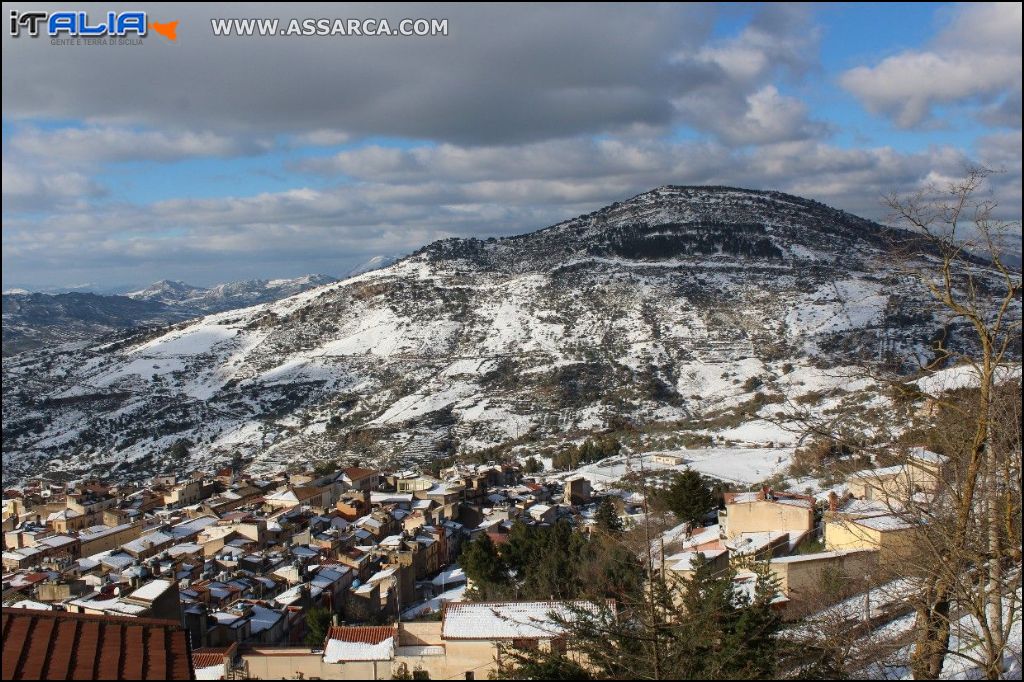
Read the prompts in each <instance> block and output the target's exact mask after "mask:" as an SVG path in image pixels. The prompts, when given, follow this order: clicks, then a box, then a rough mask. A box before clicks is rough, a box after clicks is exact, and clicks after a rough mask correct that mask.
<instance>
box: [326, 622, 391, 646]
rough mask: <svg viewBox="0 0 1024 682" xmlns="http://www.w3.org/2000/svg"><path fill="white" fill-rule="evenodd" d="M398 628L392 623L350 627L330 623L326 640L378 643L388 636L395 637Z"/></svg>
mask: <svg viewBox="0 0 1024 682" xmlns="http://www.w3.org/2000/svg"><path fill="white" fill-rule="evenodd" d="M397 636H398V628H397V627H396V626H394V625H366V626H359V627H352V626H347V625H332V626H331V629H330V630H328V631H327V640H328V641H329V640H332V639H336V640H338V641H340V642H356V643H359V644H380V643H381V642H383V641H384V640H385V639H388V638H389V637H397Z"/></svg>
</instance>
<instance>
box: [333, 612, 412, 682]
mask: <svg viewBox="0 0 1024 682" xmlns="http://www.w3.org/2000/svg"><path fill="white" fill-rule="evenodd" d="M397 643H398V628H397V627H396V626H394V625H383V626H376V627H372V626H371V627H341V626H337V625H335V626H333V627H331V629H330V630H328V631H327V638H326V640H325V641H324V657H323V660H324V663H327V664H338V665H340V666H342V667H343V668H344V672H342V673H341V674H342V676H343V677H349V676H350V675H354V677H351V678H349V679H367V680H376V679H380V669H381V668H382V667H383V669H384V670H385V671H386V672H388V673H389V675H388V676H389V677H390V672H391V662H392V661H393V660H394V658H395V646H396V645H397Z"/></svg>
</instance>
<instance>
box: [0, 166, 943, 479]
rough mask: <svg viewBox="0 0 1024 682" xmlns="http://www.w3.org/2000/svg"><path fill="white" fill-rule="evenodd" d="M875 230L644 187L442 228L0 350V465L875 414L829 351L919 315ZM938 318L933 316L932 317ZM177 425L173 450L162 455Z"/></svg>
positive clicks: (267, 463)
mask: <svg viewBox="0 0 1024 682" xmlns="http://www.w3.org/2000/svg"><path fill="white" fill-rule="evenodd" d="M898 236H899V235H894V234H892V233H889V232H887V231H886V230H885V228H883V227H881V226H879V225H877V224H875V223H871V222H869V221H866V220H863V219H860V218H857V217H855V216H852V215H850V214H847V213H844V212H842V211H837V210H834V209H831V208H829V207H827V206H824V205H822V204H819V203H816V202H812V201H808V200H805V199H801V198H798V197H793V196H789V195H784V194H780V193H775V192H757V191H749V190H739V189H732V188H723V187H671V186H669V187H662V188H659V189H656V190H653V191H650V192H647V193H644V194H641V195H639V196H637V197H634V198H633V199H630V200H629V201H624V202H620V203H615V204H612V205H611V206H609V207H607V208H605V209H602V210H600V211H597V212H594V213H591V214H588V215H584V216H580V217H578V218H574V219H572V220H568V221H565V222H563V223H560V224H558V225H555V226H552V227H549V228H547V229H544V230H540V231H537V232H533V233H530V234H525V235H521V236H516V237H510V238H503V239H487V240H477V239H449V240H444V241H440V242H436V243H434V244H430V245H428V246H425V247H424V248H422V249H420V250H419V251H417V252H416V253H414V254H412V255H410V256H408V257H406V258H404V259H402V260H399V261H398V262H395V263H394V264H392V265H390V266H388V267H385V268H383V269H380V270H376V271H372V272H368V273H365V274H360V275H357V276H355V277H351V278H349V279H346V280H343V281H340V282H333V283H330V284H326V285H324V286H319V287H316V288H312V289H310V290H308V291H304V292H302V293H298V294H296V295H293V296H290V297H287V298H284V299H281V300H278V301H275V302H271V303H263V304H259V305H254V306H251V307H248V308H244V309H240V310H232V311H230V312H222V313H217V314H212V315H209V316H206V317H204V318H202V319H199V320H195V321H190V322H185V323H181V324H177V325H174V326H171V327H167V328H163V329H160V330H155V331H145V332H140V333H134V334H128V335H126V336H125V337H124V338H120V339H118V340H117V341H116V342H107V343H102V344H98V345H92V346H89V347H85V348H80V349H68V350H63V351H60V352H55V351H45V350H37V351H32V352H29V353H23V354H21V355H18V356H15V357H13V358H5V359H4V367H3V372H4V394H3V396H4V397H3V410H4V417H3V419H4V439H3V447H4V458H3V459H4V476H5V478H6V477H8V476H10V477H12V478H13V479H18V478H20V477H24V476H27V475H30V474H31V473H33V472H36V471H41V470H46V469H52V470H56V469H60V470H61V471H64V472H66V473H67V474H68V475H72V474H81V473H86V472H92V473H98V474H112V472H114V471H116V472H117V474H118V475H120V476H129V477H133V476H138V477H141V476H143V475H145V474H147V473H151V472H154V471H158V470H161V469H164V468H179V469H181V468H186V467H194V466H198V465H199V464H202V463H213V462H216V461H225V460H228V459H229V458H230V457H231V456H232V455H233V454H234V453H236V452H237V453H240V454H241V455H243V456H244V457H246V458H251V459H253V460H254V464H253V469H254V470H256V471H259V470H271V469H276V468H281V467H287V466H289V465H292V464H307V463H308V462H310V461H312V460H315V459H319V458H324V457H339V456H342V455H344V454H346V453H348V454H350V455H351V456H354V457H359V458H361V459H364V460H375V461H380V460H385V459H387V460H391V461H397V462H414V461H422V460H424V459H429V458H432V457H436V456H438V455H441V454H447V453H453V452H456V451H459V452H467V451H474V450H480V449H482V448H485V447H489V446H494V445H501V444H505V445H508V444H511V443H524V442H527V440H528V441H529V442H530V447H531V448H540V447H543V446H546V445H556V444H558V443H560V442H563V441H564V440H567V439H578V438H580V437H582V436H584V435H586V434H587V433H589V432H591V431H593V430H599V429H604V428H609V427H617V426H620V425H621V424H623V423H625V422H627V421H628V422H631V423H633V424H634V425H640V426H641V427H643V428H644V429H646V430H647V432H649V433H652V434H655V435H654V436H652V439H653V440H652V441H651V445H652V446H655V445H659V444H664V443H662V442H661V441H659V440H658V438H660V436H658V435H657V434H658V433H660V431H659V428H660V429H662V431H664V433H665V434H668V435H666V436H665V437H666V438H675V439H676V440H678V439H679V438H680V437H681V435H683V436H685V435H687V434H689V435H690V436H692V437H694V438H699V439H701V440H702V441H704V442H728V441H736V442H744V443H751V444H757V445H765V444H773V445H780V444H783V445H785V444H792V443H795V442H797V440H798V439H799V438H800V436H801V433H800V432H799V430H798V429H797V430H794V429H787V428H782V427H780V426H778V425H776V424H774V423H772V422H773V421H774V419H773V415H774V414H775V413H776V412H778V411H780V409H781V408H782V406H783V404H784V403H786V402H787V401H793V400H799V401H801V402H802V403H803V404H806V405H811V406H813V407H814V408H815V409H817V410H820V411H827V410H829V409H833V408H835V407H837V406H838V405H846V406H849V405H855V406H859V407H858V408H857V409H861V410H863V411H865V414H868V415H870V414H871V413H874V414H875V418H878V415H879V414H882V413H884V410H885V404H884V401H881V400H880V399H879V397H878V395H877V394H876V393H875V392H874V390H873V387H872V386H871V383H870V382H867V381H851V380H849V379H848V378H845V377H844V376H843V368H844V367H846V366H848V365H850V364H851V363H853V362H856V361H858V360H861V359H864V358H867V359H872V360H879V359H883V360H884V359H887V358H909V357H912V356H915V355H919V354H926V353H927V348H928V346H929V343H930V339H933V338H934V337H935V336H936V334H937V333H938V332H939V331H940V329H941V327H942V324H941V321H940V320H939V319H937V318H936V317H935V316H934V313H933V311H932V310H931V308H930V306H929V304H928V302H927V299H926V297H925V296H924V295H923V294H922V293H921V290H920V287H919V285H917V284H915V283H914V281H913V279H912V277H911V276H910V275H908V274H906V272H905V271H904V270H903V269H902V268H900V267H898V265H897V264H895V263H893V262H892V259H891V257H890V244H891V242H892V239H893V238H894V237H898ZM954 334H955V330H954ZM182 439H183V440H185V441H187V442H188V443H190V444H191V455H190V456H189V457H188V458H187V459H186V460H184V461H174V460H172V459H170V458H169V455H167V452H168V451H169V449H170V446H171V445H172V444H173V443H174V442H176V441H178V440H182Z"/></svg>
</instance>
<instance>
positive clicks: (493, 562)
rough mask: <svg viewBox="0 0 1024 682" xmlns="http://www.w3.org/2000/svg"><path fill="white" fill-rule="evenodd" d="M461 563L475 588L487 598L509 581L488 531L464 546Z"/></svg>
mask: <svg viewBox="0 0 1024 682" xmlns="http://www.w3.org/2000/svg"><path fill="white" fill-rule="evenodd" d="M459 565H460V566H462V569H463V570H464V571H465V572H466V576H468V577H469V579H470V580H472V581H473V589H475V590H476V591H477V592H478V593H480V594H481V596H483V597H485V598H486V597H488V596H494V594H493V593H494V591H495V590H497V589H500V588H501V587H502V586H504V585H505V584H506V583H507V574H506V571H505V566H504V564H503V562H502V560H501V558H500V557H499V556H498V550H497V548H496V547H495V546H494V543H493V542H492V541H491V538H490V536H489V535H487V533H481V534H480V537H478V538H477V539H476V540H473V541H472V542H470V543H468V544H466V545H465V547H463V550H462V555H461V556H460V557H459Z"/></svg>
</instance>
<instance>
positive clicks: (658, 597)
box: [497, 555, 790, 680]
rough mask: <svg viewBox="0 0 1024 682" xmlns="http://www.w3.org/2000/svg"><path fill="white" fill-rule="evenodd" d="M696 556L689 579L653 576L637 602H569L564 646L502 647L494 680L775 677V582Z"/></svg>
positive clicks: (783, 665) (781, 664)
mask: <svg viewBox="0 0 1024 682" xmlns="http://www.w3.org/2000/svg"><path fill="white" fill-rule="evenodd" d="M734 578H735V573H734V572H733V571H731V570H729V571H717V570H715V569H714V568H713V566H712V565H711V564H710V563H709V562H707V561H705V560H704V558H703V556H702V555H701V556H699V557H698V559H697V561H695V563H694V571H693V576H692V578H689V579H687V580H678V581H672V580H669V579H661V578H655V580H654V581H653V582H651V583H650V584H649V585H648V588H647V589H645V590H644V591H643V593H642V594H641V595H639V597H638V598H636V599H635V600H630V601H625V602H620V603H619V604H618V605H610V604H608V603H607V602H604V603H600V604H598V605H597V608H596V610H591V609H584V608H574V609H572V615H571V616H570V617H567V618H564V619H556V620H559V621H560V625H561V626H562V627H563V628H564V630H565V642H566V644H567V649H566V650H565V651H559V650H548V651H537V650H535V651H517V650H507V651H505V652H503V653H505V654H507V655H506V656H505V657H504V661H503V664H502V666H501V668H500V670H499V672H498V675H497V677H498V678H499V679H573V680H581V679H582V680H585V679H637V680H682V679H705V680H706V679H720V680H730V679H732V680H746V679H773V678H775V677H776V676H777V675H779V673H780V672H781V671H784V670H788V669H789V668H790V666H789V665H788V663H787V660H786V659H787V656H788V655H789V652H788V647H787V646H786V645H785V643H784V642H783V641H782V640H781V639H780V638H779V637H778V636H777V635H778V633H779V631H780V630H781V628H782V621H781V619H780V617H779V616H778V615H777V614H776V613H775V611H774V610H773V608H772V600H773V599H774V597H775V595H776V592H777V586H776V584H775V580H774V579H772V578H771V577H770V573H769V572H768V571H767V570H764V569H763V568H758V569H757V570H756V571H755V578H754V584H753V586H752V587H753V589H744V588H742V587H740V586H739V585H738V583H737V582H736V581H735V580H734Z"/></svg>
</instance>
